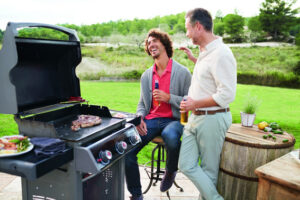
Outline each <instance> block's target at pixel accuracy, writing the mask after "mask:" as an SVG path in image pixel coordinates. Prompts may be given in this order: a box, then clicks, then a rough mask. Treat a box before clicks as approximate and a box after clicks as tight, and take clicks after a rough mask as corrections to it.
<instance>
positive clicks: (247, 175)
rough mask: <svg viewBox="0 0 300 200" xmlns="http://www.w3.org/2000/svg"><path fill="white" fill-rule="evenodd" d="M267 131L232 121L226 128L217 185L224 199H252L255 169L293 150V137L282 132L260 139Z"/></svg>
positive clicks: (253, 197) (254, 196) (255, 182)
mask: <svg viewBox="0 0 300 200" xmlns="http://www.w3.org/2000/svg"><path fill="white" fill-rule="evenodd" d="M269 133H270V134H272V132H269ZM269 133H265V132H264V131H262V130H259V129H258V128H257V126H256V125H254V126H253V127H251V128H250V127H244V126H242V125H241V124H232V125H231V127H230V128H229V130H228V132H227V133H226V138H225V142H224V145H223V150H222V154H221V161H220V171H219V177H218V184H217V189H218V191H219V193H220V195H221V196H223V198H224V199H225V200H227V199H228V200H240V199H243V200H252V199H253V200H254V199H256V194H257V186H258V177H257V175H256V174H255V173H254V171H255V169H256V168H258V167H260V166H262V165H264V164H266V163H268V162H270V161H272V160H274V159H276V158H278V157H281V156H283V155H285V154H287V153H288V152H290V151H292V150H293V148H294V144H295V138H294V136H292V135H290V134H288V133H286V132H284V133H283V134H282V135H281V134H272V135H274V136H276V140H275V139H273V138H272V137H268V138H267V139H264V138H263V135H266V134H269ZM283 140H287V141H286V142H283Z"/></svg>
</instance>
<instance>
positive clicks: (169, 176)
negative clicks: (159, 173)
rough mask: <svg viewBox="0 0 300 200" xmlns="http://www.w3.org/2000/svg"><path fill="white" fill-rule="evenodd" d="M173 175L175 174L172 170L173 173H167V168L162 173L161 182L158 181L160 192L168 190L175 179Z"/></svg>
mask: <svg viewBox="0 0 300 200" xmlns="http://www.w3.org/2000/svg"><path fill="white" fill-rule="evenodd" d="M175 176H176V172H173V173H169V172H168V171H167V170H166V172H165V174H164V177H163V179H162V180H161V183H160V191H161V192H166V191H168V190H169V189H170V188H171V186H172V184H173V182H174V180H175Z"/></svg>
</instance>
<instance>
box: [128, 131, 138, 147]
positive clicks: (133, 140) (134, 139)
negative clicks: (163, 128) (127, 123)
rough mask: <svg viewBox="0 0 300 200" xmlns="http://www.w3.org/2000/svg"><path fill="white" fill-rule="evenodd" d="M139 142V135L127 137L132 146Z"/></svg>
mask: <svg viewBox="0 0 300 200" xmlns="http://www.w3.org/2000/svg"><path fill="white" fill-rule="evenodd" d="M139 140H140V138H139V135H136V134H134V135H131V136H129V142H130V144H132V145H136V144H137V143H138V142H139Z"/></svg>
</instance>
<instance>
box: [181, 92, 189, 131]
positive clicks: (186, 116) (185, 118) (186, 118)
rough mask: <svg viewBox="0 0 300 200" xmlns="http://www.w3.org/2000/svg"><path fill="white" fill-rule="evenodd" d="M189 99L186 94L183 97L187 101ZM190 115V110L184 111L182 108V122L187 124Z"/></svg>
mask: <svg viewBox="0 0 300 200" xmlns="http://www.w3.org/2000/svg"><path fill="white" fill-rule="evenodd" d="M186 100H187V96H184V97H183V101H186ZM188 115H189V112H188V111H187V112H186V111H183V110H180V123H181V124H182V125H183V126H184V125H186V123H187V121H188V117H189V116H188Z"/></svg>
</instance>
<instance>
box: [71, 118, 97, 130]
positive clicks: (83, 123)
mask: <svg viewBox="0 0 300 200" xmlns="http://www.w3.org/2000/svg"><path fill="white" fill-rule="evenodd" d="M101 121H102V120H101V118H100V117H99V116H94V115H78V119H77V120H74V121H72V126H71V129H72V131H78V130H79V129H80V128H86V127H92V126H95V125H99V124H101Z"/></svg>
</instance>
